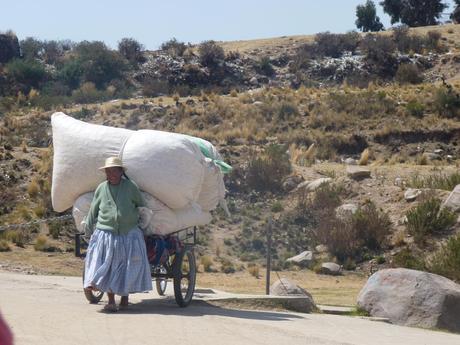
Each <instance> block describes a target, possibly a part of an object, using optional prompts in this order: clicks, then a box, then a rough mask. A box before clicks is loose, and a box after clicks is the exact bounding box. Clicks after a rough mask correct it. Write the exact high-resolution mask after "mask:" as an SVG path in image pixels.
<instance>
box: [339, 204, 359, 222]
mask: <svg viewBox="0 0 460 345" xmlns="http://www.w3.org/2000/svg"><path fill="white" fill-rule="evenodd" d="M356 211H358V206H357V205H355V204H343V205H340V206H339V207H337V208H336V209H335V215H336V216H337V218H339V219H347V218H350V217H351V216H352V215H354V214H355V213H356Z"/></svg>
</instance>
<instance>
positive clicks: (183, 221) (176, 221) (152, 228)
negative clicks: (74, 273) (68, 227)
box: [72, 192, 211, 235]
mask: <svg viewBox="0 0 460 345" xmlns="http://www.w3.org/2000/svg"><path fill="white" fill-rule="evenodd" d="M93 196H94V193H93V192H91V193H85V194H83V195H81V196H80V197H78V198H77V200H75V204H74V205H73V210H72V215H73V217H74V220H75V225H76V226H77V229H78V230H79V231H80V232H83V230H84V229H83V227H82V226H81V222H82V221H83V219H84V218H85V217H86V215H87V214H88V212H89V208H90V206H91V201H92V200H93ZM142 196H143V197H144V200H145V203H146V207H147V208H148V209H150V210H151V211H152V215H151V218H150V222H149V224H148V225H147V226H146V227H144V229H143V230H144V233H145V234H155V235H168V234H170V233H173V232H175V231H178V230H182V229H185V228H188V227H192V226H200V225H206V224H208V223H209V222H211V214H210V213H209V212H204V211H203V210H201V208H200V207H199V206H198V205H196V204H195V203H193V204H192V205H190V206H188V207H186V208H184V209H181V210H171V209H170V208H169V207H168V206H166V205H165V204H163V203H162V202H161V201H159V200H158V199H156V198H154V197H153V196H151V195H150V194H148V193H144V192H142Z"/></svg>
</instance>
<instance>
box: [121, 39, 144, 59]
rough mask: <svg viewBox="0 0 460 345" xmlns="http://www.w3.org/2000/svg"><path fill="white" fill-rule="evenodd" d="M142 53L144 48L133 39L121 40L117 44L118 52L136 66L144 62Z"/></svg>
mask: <svg viewBox="0 0 460 345" xmlns="http://www.w3.org/2000/svg"><path fill="white" fill-rule="evenodd" d="M143 51H144V46H143V45H142V44H140V43H139V42H138V41H136V40H135V39H134V38H123V39H122V40H121V41H120V42H118V52H119V53H120V54H121V55H122V56H124V57H125V59H126V60H128V61H129V62H131V63H132V64H137V63H138V62H142V61H143V60H144V56H143V55H142V52H143Z"/></svg>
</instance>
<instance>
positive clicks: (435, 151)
mask: <svg viewBox="0 0 460 345" xmlns="http://www.w3.org/2000/svg"><path fill="white" fill-rule="evenodd" d="M433 152H434V153H435V154H437V155H441V154H442V153H443V152H444V150H443V149H436V150H434V151H433Z"/></svg>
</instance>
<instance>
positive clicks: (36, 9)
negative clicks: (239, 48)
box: [0, 0, 453, 50]
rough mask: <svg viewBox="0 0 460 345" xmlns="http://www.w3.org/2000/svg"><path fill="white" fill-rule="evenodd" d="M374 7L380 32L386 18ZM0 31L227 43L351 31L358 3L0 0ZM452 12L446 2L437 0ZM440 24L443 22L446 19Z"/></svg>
mask: <svg viewBox="0 0 460 345" xmlns="http://www.w3.org/2000/svg"><path fill="white" fill-rule="evenodd" d="M379 1H380V0H378V1H374V3H375V4H376V7H377V15H378V16H379V17H380V20H381V22H382V23H383V24H384V26H385V28H388V27H390V18H389V16H388V15H387V14H385V13H383V11H382V8H381V6H380V5H379V4H378V2H379ZM2 2H4V3H2V4H1V6H0V9H1V12H0V31H6V30H12V31H14V32H15V33H16V34H17V36H18V38H19V39H20V40H22V39H24V38H26V37H35V38H37V39H40V40H61V39H70V40H72V41H75V42H80V41H83V40H88V41H95V40H97V41H103V42H105V43H106V44H107V45H108V46H109V47H111V48H116V47H117V44H118V42H119V41H120V40H121V39H122V38H124V37H129V38H134V39H136V40H137V41H138V42H140V43H142V44H143V45H144V46H145V48H146V49H149V50H154V49H157V48H159V46H160V45H161V43H163V42H166V41H168V40H169V39H171V38H173V37H174V38H176V39H177V40H179V41H181V42H190V43H200V42H203V41H206V40H216V41H235V40H248V39H260V38H270V37H280V36H291V35H311V34H315V33H318V32H325V31H330V32H333V33H345V32H347V31H350V30H357V29H356V26H355V20H356V6H357V5H361V4H364V3H365V0H281V1H275V0H254V1H251V0H230V1H225V2H223V1H218V0H214V1H212V0H193V1H192V0H188V1H187V0H171V1H155V0H123V1H121V0H111V1H108V0H78V1H71V2H69V1H63V0H40V1H37V0H16V1H6V0H3V1H2ZM444 3H447V4H449V5H450V8H448V9H447V10H446V11H445V12H447V13H450V12H452V9H453V5H452V4H453V0H444ZM444 19H448V15H446V16H445V18H444Z"/></svg>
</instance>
